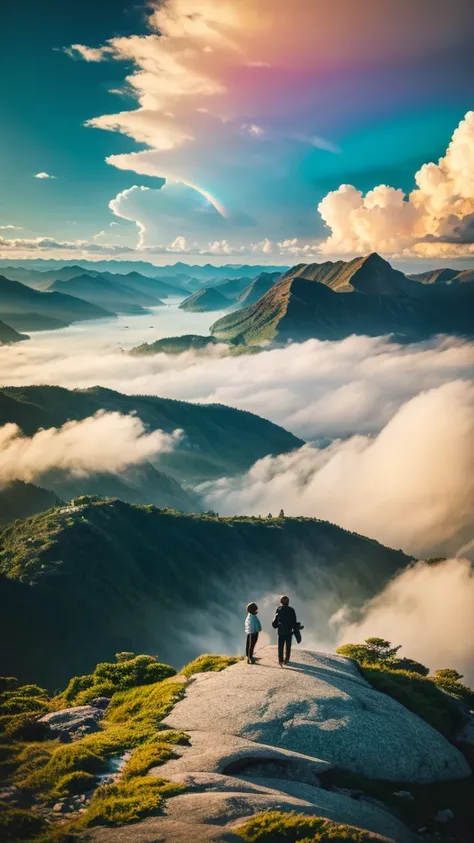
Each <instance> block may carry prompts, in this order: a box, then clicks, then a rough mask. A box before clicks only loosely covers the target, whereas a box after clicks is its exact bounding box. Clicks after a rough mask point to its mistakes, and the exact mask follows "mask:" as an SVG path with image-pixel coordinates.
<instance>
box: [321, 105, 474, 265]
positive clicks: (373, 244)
mask: <svg viewBox="0 0 474 843" xmlns="http://www.w3.org/2000/svg"><path fill="white" fill-rule="evenodd" d="M415 181H416V185H417V187H416V189H415V190H413V191H412V192H411V193H410V194H409V195H408V196H405V194H404V192H403V191H402V190H399V189H396V188H394V187H389V186H387V185H385V184H380V185H378V186H377V187H374V188H373V189H372V190H369V191H368V192H367V193H366V194H365V196H364V195H363V193H362V191H360V190H357V189H356V188H355V187H354V186H353V185H350V184H342V185H341V186H340V187H339V188H338V189H337V190H334V191H331V192H330V193H328V194H327V196H325V197H324V199H322V200H321V202H320V203H319V205H318V210H319V213H320V214H321V216H322V218H323V220H324V222H325V223H326V225H327V226H328V228H330V229H331V232H332V233H331V235H330V237H328V239H327V240H326V241H325V242H324V243H323V244H321V247H320V249H321V251H322V252H327V253H337V254H347V253H349V254H352V253H367V252H372V251H380V252H384V253H386V254H397V253H398V254H400V253H404V252H410V253H413V254H417V255H419V256H425V257H430V256H433V255H448V254H454V255H461V254H464V255H469V254H474V111H469V112H468V113H467V114H466V116H465V118H464V120H461V122H460V124H459V126H458V127H457V128H456V130H455V131H454V133H453V137H452V139H451V142H450V144H449V146H448V149H447V150H446V154H445V155H444V157H442V158H440V159H439V161H438V163H437V164H435V163H429V164H424V165H423V166H422V167H421V168H420V169H419V170H418V172H417V173H416V174H415Z"/></svg>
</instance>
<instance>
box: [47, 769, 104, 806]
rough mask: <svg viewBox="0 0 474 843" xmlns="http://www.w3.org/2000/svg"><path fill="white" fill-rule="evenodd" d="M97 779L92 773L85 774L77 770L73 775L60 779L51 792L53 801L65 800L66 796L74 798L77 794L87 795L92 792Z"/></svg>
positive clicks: (69, 774)
mask: <svg viewBox="0 0 474 843" xmlns="http://www.w3.org/2000/svg"><path fill="white" fill-rule="evenodd" d="M96 781H97V779H96V777H95V776H94V775H93V774H92V773H84V772H83V771H82V770H76V771H74V772H73V773H67V774H66V775H65V776H62V778H60V779H59V781H58V783H57V785H56V787H55V788H53V790H52V791H51V797H52V798H53V799H63V798H64V797H65V796H72V795H73V794H75V793H87V791H88V790H92V789H93V787H94V785H95V783H96Z"/></svg>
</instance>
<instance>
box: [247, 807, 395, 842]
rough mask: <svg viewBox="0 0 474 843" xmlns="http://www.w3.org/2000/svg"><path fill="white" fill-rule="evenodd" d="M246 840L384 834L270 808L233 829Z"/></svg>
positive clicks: (355, 838)
mask: <svg viewBox="0 0 474 843" xmlns="http://www.w3.org/2000/svg"><path fill="white" fill-rule="evenodd" d="M234 831H235V833H236V834H238V835H239V837H241V838H242V839H243V840H246V841H247V843H256V841H259V843H326V841H333V843H335V841H345V843H374V841H377V840H380V841H382V839H383V838H381V837H378V836H377V835H374V834H368V833H366V832H364V831H361V830H360V829H357V828H353V827H352V826H348V825H339V824H337V823H333V822H331V821H330V820H326V819H323V818H322V817H309V816H304V815H302V814H294V813H283V812H281V811H267V812H265V813H263V814H256V815H255V816H254V817H252V818H251V819H250V820H248V821H247V822H246V823H244V825H241V826H239V827H238V828H236V829H234Z"/></svg>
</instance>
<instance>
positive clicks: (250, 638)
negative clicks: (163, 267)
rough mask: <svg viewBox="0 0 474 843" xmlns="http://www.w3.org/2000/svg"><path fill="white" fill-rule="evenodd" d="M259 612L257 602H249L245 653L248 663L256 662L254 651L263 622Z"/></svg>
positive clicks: (246, 619)
mask: <svg viewBox="0 0 474 843" xmlns="http://www.w3.org/2000/svg"><path fill="white" fill-rule="evenodd" d="M257 612H258V606H257V604H256V603H249V604H248V606H247V617H246V618H245V632H246V633H247V640H246V644H245V655H246V656H247V664H255V659H254V657H253V652H254V650H255V644H256V643H257V639H258V633H259V632H260V631H261V629H262V624H261V623H260V621H259V619H258V618H257Z"/></svg>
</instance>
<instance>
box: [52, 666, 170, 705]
mask: <svg viewBox="0 0 474 843" xmlns="http://www.w3.org/2000/svg"><path fill="white" fill-rule="evenodd" d="M124 656H127V657H128V656H129V658H123V657H124ZM175 674H176V671H175V669H174V667H171V666H170V665H168V664H161V663H160V662H159V661H158V660H157V659H156V658H155V657H154V656H145V655H141V656H135V655H134V654H133V653H127V654H124V653H118V654H117V662H101V663H100V664H98V665H97V666H96V668H95V670H94V671H93V673H90V674H87V675H85V676H74V677H73V679H71V680H70V682H69V684H68V685H67V687H66V689H65V690H64V691H63V692H62V693H61V694H59V695H58V696H57V697H55V698H54V699H53V700H52V701H51V705H50V708H51V709H52V710H55V709H56V710H58V709H61V708H65V707H67V706H75V705H87V704H88V703H90V702H91V700H93V699H94V698H95V697H111V696H112V695H113V694H115V693H117V692H118V691H126V690H127V689H129V688H134V687H136V686H141V685H153V684H155V683H156V682H162V681H163V679H168V678H169V677H171V676H174V675H175Z"/></svg>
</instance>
